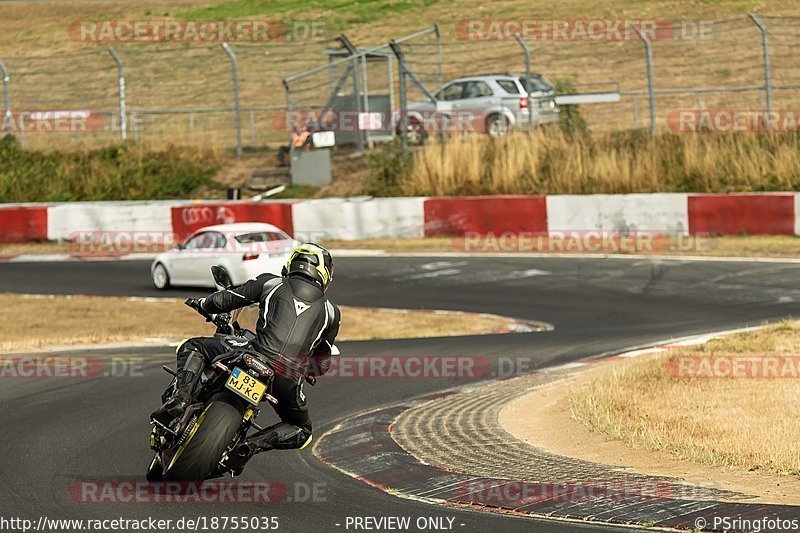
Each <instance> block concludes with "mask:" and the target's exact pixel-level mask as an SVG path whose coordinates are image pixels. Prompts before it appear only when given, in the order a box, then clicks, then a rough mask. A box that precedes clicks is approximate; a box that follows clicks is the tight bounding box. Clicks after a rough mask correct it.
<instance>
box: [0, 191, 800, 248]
mask: <svg viewBox="0 0 800 533" xmlns="http://www.w3.org/2000/svg"><path fill="white" fill-rule="evenodd" d="M798 211H800V193H794V192H780V193H746V194H693V193H653V194H619V195H613V194H592V195H551V196H543V195H497V196H475V197H408V198H372V197H352V198H323V199H310V200H283V201H281V200H270V201H263V202H254V201H248V200H242V201H191V200H173V201H152V202H75V203H53V204H7V205H3V206H0V242H34V241H65V240H74V239H75V238H76V236H77V235H80V234H87V233H93V232H107V233H115V234H118V233H124V234H135V235H138V236H142V235H151V236H152V238H154V239H159V238H160V239H164V238H166V237H165V236H167V235H170V236H174V238H175V239H176V240H182V239H184V238H185V237H186V236H187V235H189V234H191V233H192V232H194V231H196V230H198V229H200V228H203V227H206V226H211V225H215V224H229V223H233V222H269V223H271V224H274V225H276V226H278V227H280V228H282V229H283V230H284V231H286V232H288V233H290V234H292V235H293V236H297V237H298V238H300V239H302V240H310V241H318V240H326V239H327V240H330V239H342V240H358V239H378V238H393V239H398V238H421V237H429V236H437V235H449V236H456V237H459V236H461V237H463V236H465V235H495V236H499V235H503V234H514V235H518V234H524V233H529V234H536V235H547V234H570V233H573V232H577V233H586V232H594V231H600V232H618V233H619V232H622V233H629V234H631V233H632V234H637V233H645V234H668V235H685V236H691V235H714V234H719V235H737V234H750V235H799V234H800V215H798Z"/></svg>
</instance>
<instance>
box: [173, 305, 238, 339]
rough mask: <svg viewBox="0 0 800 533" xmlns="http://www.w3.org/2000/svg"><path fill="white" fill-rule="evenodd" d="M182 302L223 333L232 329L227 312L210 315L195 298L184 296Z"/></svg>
mask: <svg viewBox="0 0 800 533" xmlns="http://www.w3.org/2000/svg"><path fill="white" fill-rule="evenodd" d="M183 303H184V304H186V305H188V306H189V307H191V308H192V309H194V310H195V311H197V313H198V314H199V315H200V316H202V317H203V318H205V319H206V322H211V323H212V324H214V325H215V326H217V329H218V330H220V331H223V332H225V333H230V332H231V331H232V327H231V324H230V322H231V315H230V314H229V313H219V314H216V315H211V314H210V313H208V312H207V311H206V310H205V309H203V308H202V307H201V306H200V300H198V299H197V298H186V300H184V302H183Z"/></svg>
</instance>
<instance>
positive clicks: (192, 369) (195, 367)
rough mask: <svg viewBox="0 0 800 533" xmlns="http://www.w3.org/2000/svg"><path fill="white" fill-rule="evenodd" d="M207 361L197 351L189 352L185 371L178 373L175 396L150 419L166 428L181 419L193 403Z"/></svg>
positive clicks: (184, 365) (184, 366) (184, 367)
mask: <svg viewBox="0 0 800 533" xmlns="http://www.w3.org/2000/svg"><path fill="white" fill-rule="evenodd" d="M204 366H205V359H204V358H203V356H202V355H200V354H199V353H197V352H195V351H191V352H189V356H188V357H187V358H186V361H185V362H184V364H183V369H181V371H180V372H178V377H177V383H176V387H175V394H173V395H172V396H171V397H170V398H169V399H167V401H166V402H164V405H162V406H161V407H159V408H158V409H157V410H155V411H154V412H153V413H152V414H151V415H150V418H151V419H152V420H154V421H156V422H158V423H159V424H161V425H162V426H164V427H167V426H168V425H169V424H170V422H172V421H173V420H175V419H176V418H178V417H180V416H181V415H182V414H183V412H184V411H185V410H186V408H187V407H188V406H189V404H190V403H191V402H192V392H193V390H194V386H195V384H196V383H197V380H198V379H199V378H200V374H201V373H202V372H203V367H204Z"/></svg>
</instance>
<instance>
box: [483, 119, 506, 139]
mask: <svg viewBox="0 0 800 533" xmlns="http://www.w3.org/2000/svg"><path fill="white" fill-rule="evenodd" d="M508 127H509V124H508V119H507V118H506V117H504V116H503V115H492V116H490V117H489V118H488V119H487V120H486V133H488V134H489V137H493V138H495V139H496V138H498V137H503V136H504V135H506V134H508Z"/></svg>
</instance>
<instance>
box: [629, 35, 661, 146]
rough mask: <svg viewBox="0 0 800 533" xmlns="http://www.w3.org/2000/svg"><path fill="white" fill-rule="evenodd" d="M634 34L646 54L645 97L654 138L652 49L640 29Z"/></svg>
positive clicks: (654, 98)
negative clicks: (647, 100) (648, 103)
mask: <svg viewBox="0 0 800 533" xmlns="http://www.w3.org/2000/svg"><path fill="white" fill-rule="evenodd" d="M634 29H635V30H636V33H638V34H639V37H640V38H641V39H642V42H644V49H645V52H646V54H647V95H648V97H649V99H650V136H651V137H655V136H656V95H655V87H654V86H653V48H652V46H651V44H650V39H649V38H647V37H645V35H644V33H642V30H641V29H640V28H634Z"/></svg>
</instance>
